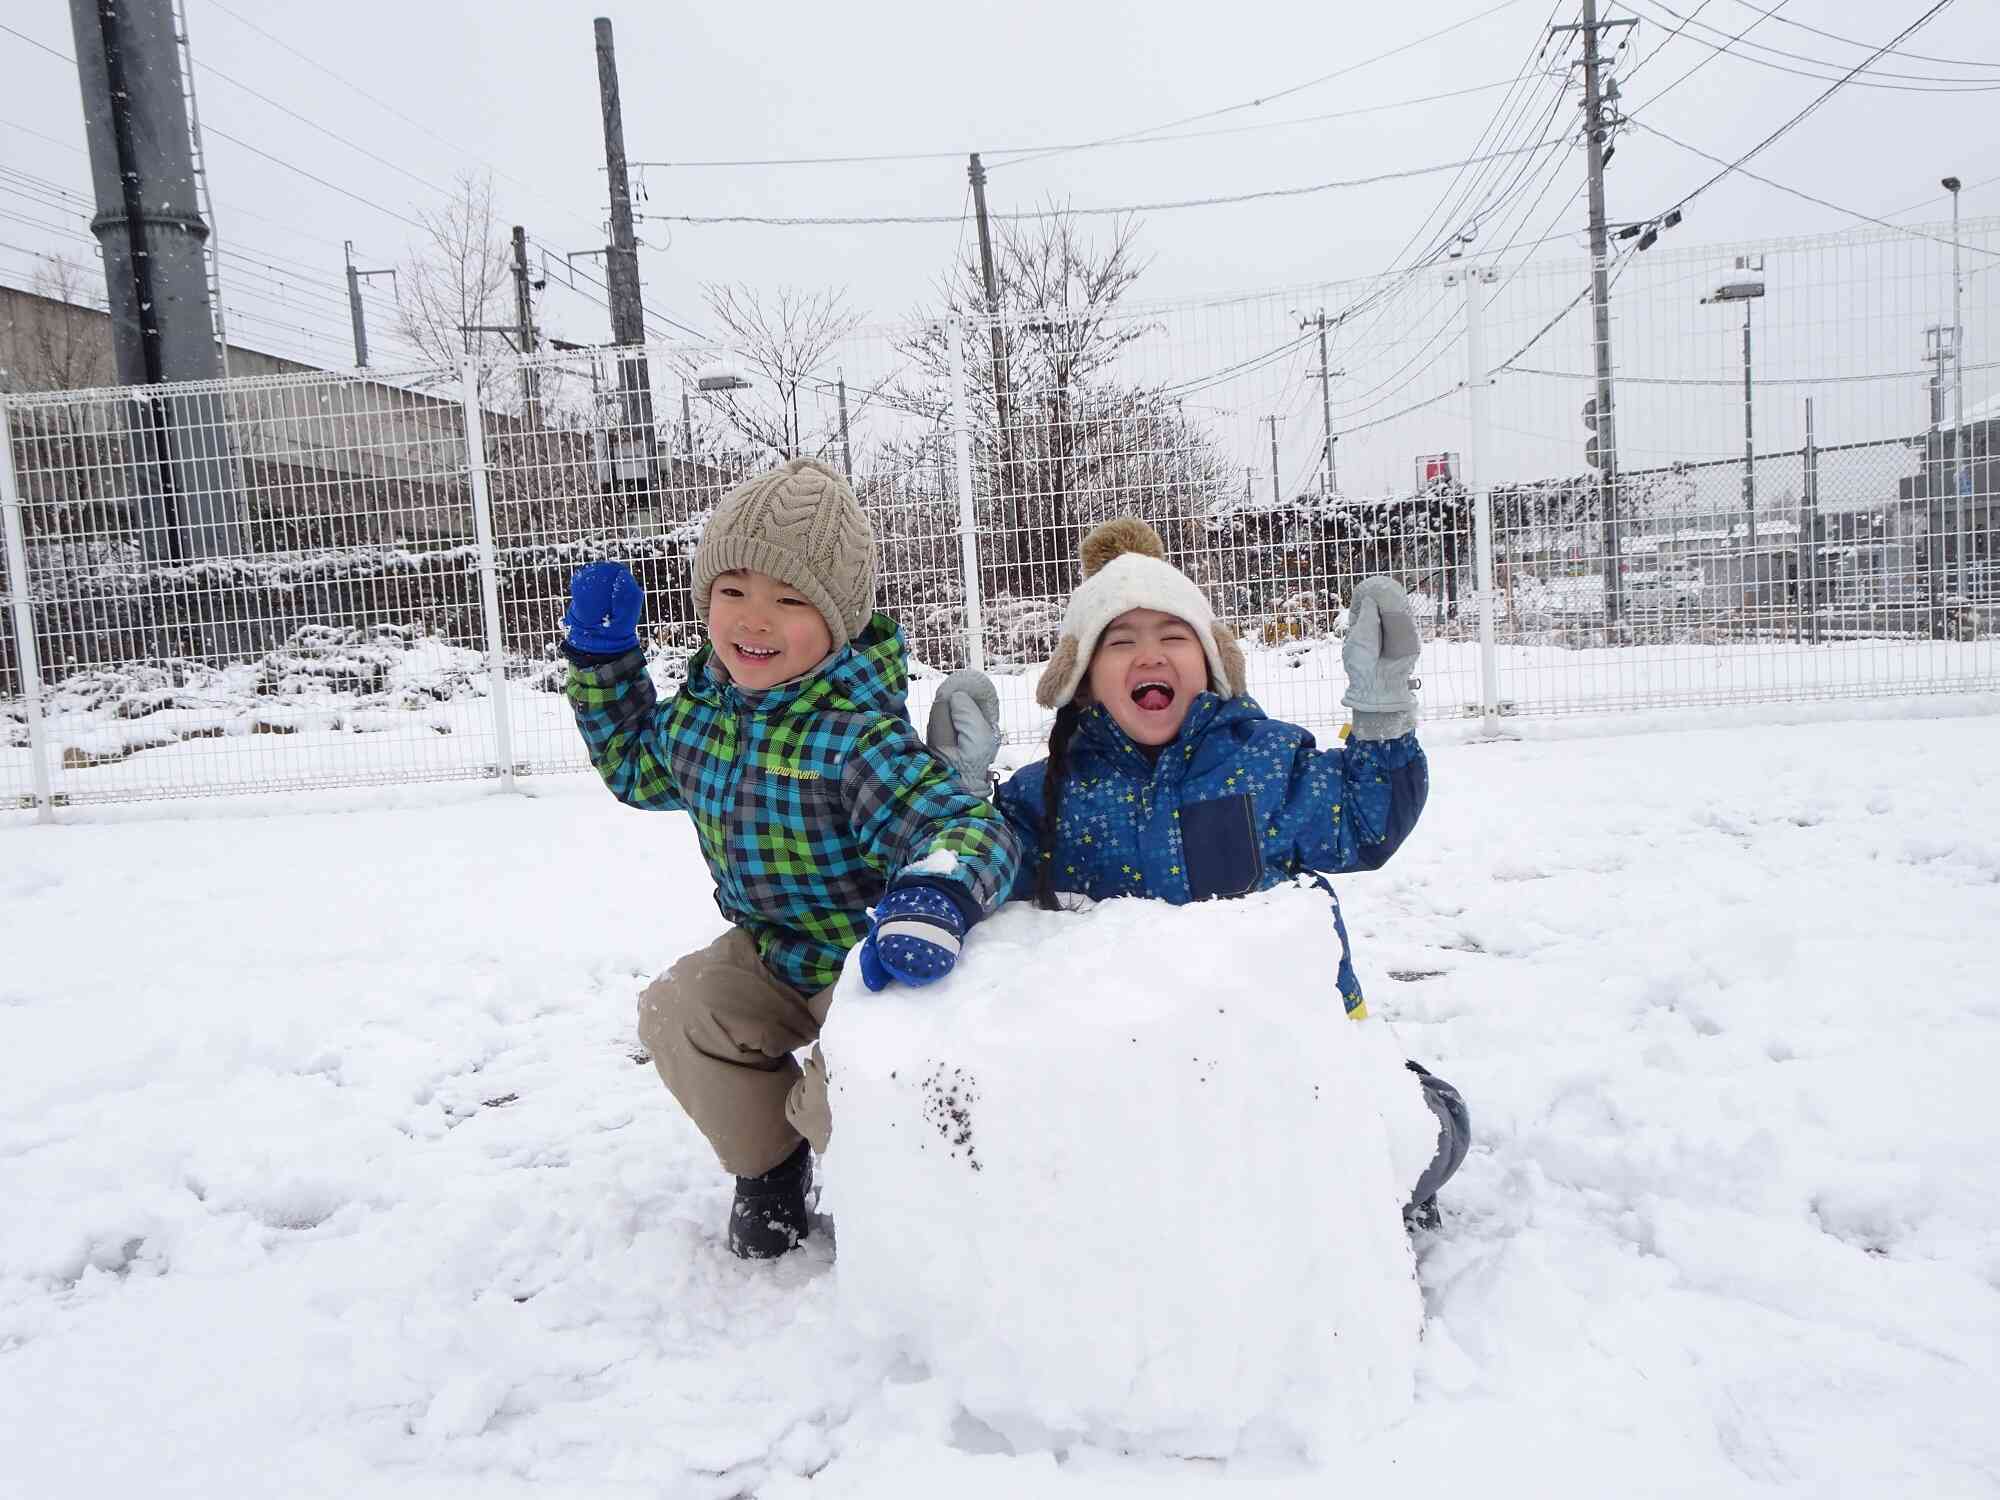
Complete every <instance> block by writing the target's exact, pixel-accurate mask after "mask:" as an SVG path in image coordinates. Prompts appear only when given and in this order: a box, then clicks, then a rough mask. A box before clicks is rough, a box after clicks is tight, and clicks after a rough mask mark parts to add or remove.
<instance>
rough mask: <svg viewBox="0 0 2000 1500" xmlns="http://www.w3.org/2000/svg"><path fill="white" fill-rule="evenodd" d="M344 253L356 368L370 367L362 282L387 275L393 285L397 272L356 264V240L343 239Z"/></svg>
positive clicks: (348, 307) (348, 312) (342, 247)
mask: <svg viewBox="0 0 2000 1500" xmlns="http://www.w3.org/2000/svg"><path fill="white" fill-rule="evenodd" d="M341 250H342V253H343V254H344V255H345V256H346V258H347V316H348V317H349V319H350V320H352V322H353V324H354V368H355V369H357V370H365V369H367V368H368V315H367V314H366V313H365V312H363V311H362V307H361V283H362V282H364V281H366V280H367V279H368V278H369V277H371V276H386V277H388V278H389V281H390V283H391V284H392V285H393V284H394V282H395V280H396V273H395V271H394V270H392V269H387V268H385V269H383V270H379V271H363V270H359V269H357V268H356V267H355V264H354V241H353V240H342V241H341Z"/></svg>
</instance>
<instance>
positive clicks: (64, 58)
mask: <svg viewBox="0 0 2000 1500" xmlns="http://www.w3.org/2000/svg"><path fill="white" fill-rule="evenodd" d="M0 31H4V32H6V33H7V35H9V36H11V37H18V38H19V39H20V40H21V41H24V42H26V43H27V44H28V45H29V46H30V47H35V48H38V49H40V50H41V51H43V52H46V53H48V55H49V56H50V57H53V58H54V59H56V61H57V62H66V63H68V64H69V65H70V66H71V67H75V66H76V59H75V58H73V57H71V56H70V55H69V54H68V53H67V52H58V51H57V50H56V49H55V48H53V47H51V46H50V45H49V44H48V43H47V42H38V41H36V40H35V39H34V38H33V37H31V36H29V35H28V33H27V32H25V31H16V30H15V29H14V28H13V27H11V26H9V25H8V24H7V23H6V22H5V21H0Z"/></svg>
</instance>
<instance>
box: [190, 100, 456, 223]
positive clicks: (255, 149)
mask: <svg viewBox="0 0 2000 1500" xmlns="http://www.w3.org/2000/svg"><path fill="white" fill-rule="evenodd" d="M203 129H204V132H205V133H206V134H208V135H213V136H219V137H221V138H222V139H223V140H225V141H228V142H229V143H230V144H231V145H233V146H240V147H242V148H243V149H244V150H245V151H248V152H249V153H250V154H251V155H252V156H261V157H262V158H263V159H264V160H265V161H268V162H270V163H272V164H273V165H275V166H280V167H283V168H284V169H285V170H286V171H288V172H295V173H297V174H298V175H299V176H301V177H303V178H305V179H306V180H307V181H308V182H316V183H318V184H319V185H320V186H321V187H323V188H326V189H327V190H328V191H329V192H335V193H338V194H340V196H341V197H343V198H350V199H352V200H353V201H354V202H356V203H359V204H360V205H362V207H364V208H372V209H374V210H375V212H377V213H379V214H384V215H387V216H388V217H389V218H391V219H394V220H396V221H397V222H398V223H401V224H407V225H409V226H410V228H412V229H425V228H426V226H425V224H424V222H423V221H422V220H421V219H413V218H411V217H410V216H409V215H408V214H406V213H403V212H401V211H400V210H398V209H393V208H390V207H388V206H387V205H386V204H382V203H377V202H376V201H375V200H374V199H373V198H367V197H363V196H362V195H361V194H360V193H357V192H354V191H353V190H352V189H350V188H344V187H342V186H341V185H340V184H339V183H337V182H328V181H327V180H326V179H325V178H324V177H321V176H320V175H319V174H318V173H317V172H309V171H307V170H306V169H305V168H304V167H302V166H300V165H299V164H298V163H296V162H290V161H286V160H285V159H284V158H283V157H282V156H274V155H272V154H271V153H270V152H269V151H266V150H264V149H263V148H262V147H259V146H253V145H251V144H250V143H249V142H248V141H246V140H244V139H243V138H242V137H241V136H235V135H231V134H230V133H229V132H228V131H226V130H223V129H221V128H219V127H217V126H214V125H205V126H204V127H203Z"/></svg>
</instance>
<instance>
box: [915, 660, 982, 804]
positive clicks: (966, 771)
mask: <svg viewBox="0 0 2000 1500" xmlns="http://www.w3.org/2000/svg"><path fill="white" fill-rule="evenodd" d="M924 738H925V739H926V740H927V741H928V742H929V744H930V747H931V749H933V750H935V751H937V753H938V754H940V755H942V756H943V757H944V758H945V759H946V760H947V761H949V762H950V763H951V767H952V769H953V770H955V771H957V772H958V774H959V776H960V777H961V778H962V779H963V780H964V782H965V784H966V785H967V786H969V787H971V788H972V789H973V790H974V791H975V792H978V793H979V794H980V795H982V796H984V795H985V794H986V792H987V791H988V790H989V788H988V786H987V777H988V775H989V774H991V772H992V770H993V758H994V757H995V756H996V755H998V754H999V753H1000V693H999V690H998V689H997V688H995V687H994V686H993V679H992V678H990V677H988V676H987V675H986V674H985V673H984V672H980V671H976V670H974V669H973V668H971V667H966V668H964V669H963V670H961V671H957V672H954V673H952V674H951V676H949V677H947V678H945V680H944V681H943V682H942V683H940V684H939V685H938V690H937V697H935V698H933V699H932V700H931V717H930V722H929V724H928V725H927V726H926V727H925V730H924Z"/></svg>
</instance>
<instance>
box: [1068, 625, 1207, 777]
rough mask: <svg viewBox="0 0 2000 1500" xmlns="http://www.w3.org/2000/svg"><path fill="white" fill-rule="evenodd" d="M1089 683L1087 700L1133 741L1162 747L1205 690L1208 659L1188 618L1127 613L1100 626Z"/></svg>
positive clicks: (1175, 731)
mask: <svg viewBox="0 0 2000 1500" xmlns="http://www.w3.org/2000/svg"><path fill="white" fill-rule="evenodd" d="M1088 681H1089V683H1090V696H1091V697H1093V698H1095V699H1096V700H1097V701H1098V702H1099V703H1102V704H1103V705H1104V707H1105V709H1106V711H1107V712H1109V713H1110V715H1111V717H1112V718H1113V719H1114V720H1116V721H1117V724H1118V727H1119V728H1120V729H1122V730H1124V731H1125V733H1126V734H1128V735H1130V736H1131V737H1132V740H1133V743H1135V744H1140V745H1164V744H1166V743H1167V742H1168V741H1169V740H1171V739H1172V738H1173V737H1174V736H1175V735H1177V734H1179V733H1180V732H1181V722H1182V720H1184V719H1186V718H1187V712H1188V710H1189V709H1190V708H1192V707H1193V706H1194V700H1195V695H1196V694H1197V693H1199V692H1201V691H1202V689H1204V688H1206V687H1207V686H1208V657H1207V656H1206V655H1204V654H1203V652H1202V649H1201V639H1200V637H1198V636H1197V635H1196V634H1195V633H1194V627H1193V626H1192V625H1190V624H1188V622H1187V621H1186V620H1183V619H1181V618H1180V617H1179V616H1177V615H1167V614H1162V613H1160V611H1158V610H1157V609H1130V610H1127V611H1126V612H1125V613H1124V614H1122V615H1120V616H1119V617H1118V618H1117V619H1115V620H1113V621H1112V622H1111V623H1110V624H1109V625H1107V626H1105V627H1104V634H1103V635H1102V636H1100V637H1099V638H1098V641H1097V650H1096V651H1095V652H1093V653H1092V655H1091V658H1090V676H1089V678H1088Z"/></svg>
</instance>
